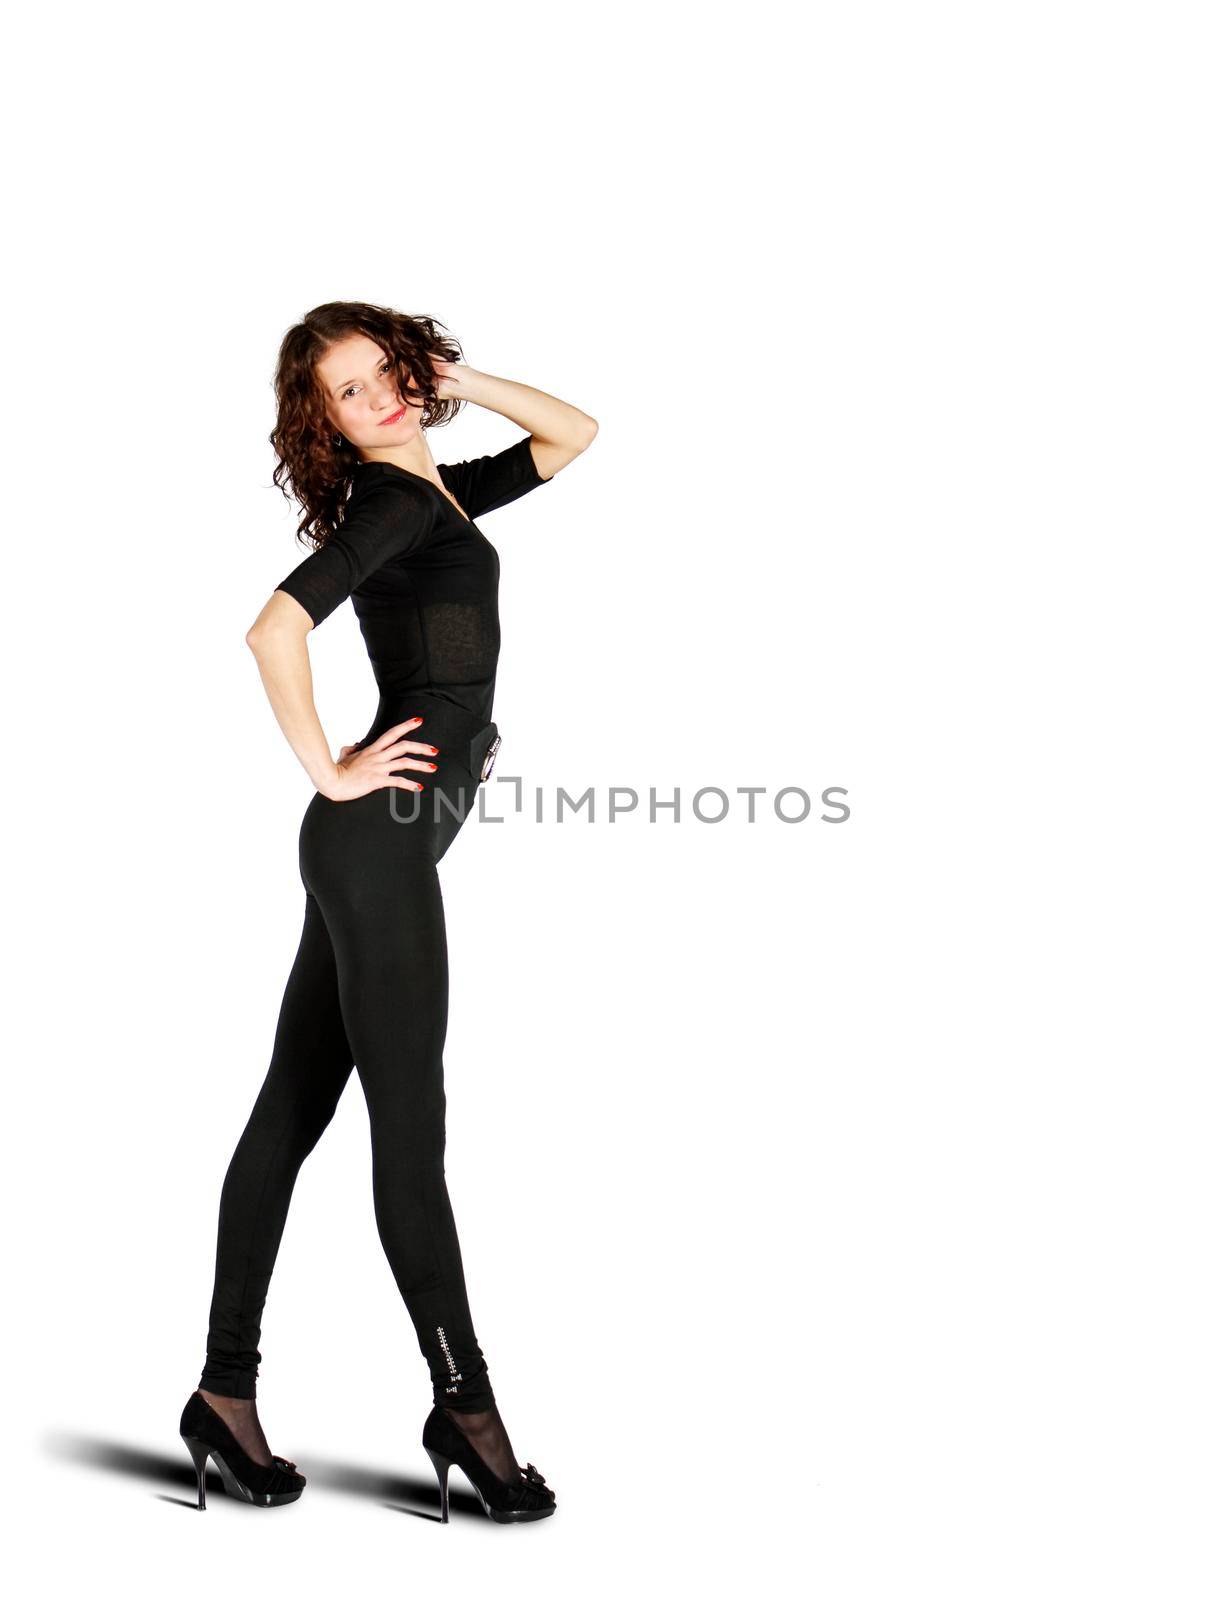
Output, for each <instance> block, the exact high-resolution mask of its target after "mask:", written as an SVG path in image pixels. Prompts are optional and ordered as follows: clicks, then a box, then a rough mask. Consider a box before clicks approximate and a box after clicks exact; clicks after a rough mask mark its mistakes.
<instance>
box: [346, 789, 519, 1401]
mask: <svg viewBox="0 0 1231 1600" xmlns="http://www.w3.org/2000/svg"><path fill="white" fill-rule="evenodd" d="M379 804H380V803H379V802H378V804H377V805H376V806H373V807H371V808H370V810H371V811H372V813H374V822H375V825H376V826H377V827H378V828H384V829H388V828H389V827H390V826H394V827H396V826H397V824H396V823H393V824H391V822H390V819H389V817H388V816H387V815H385V816H384V817H381V816H380V815H379ZM368 842H369V843H370V840H369V841H368ZM365 855H366V852H360V854H359V855H358V856H356V858H355V859H353V860H352V861H351V862H350V863H349V865H350V868H351V870H350V871H349V872H347V871H339V872H337V873H336V874H334V873H330V874H329V879H330V884H329V886H328V887H327V889H326V895H327V898H326V901H325V905H324V909H325V914H326V916H327V918H328V921H329V928H330V935H331V938H332V942H333V948H334V950H335V953H336V956H337V964H338V992H339V996H340V999H341V1007H342V1015H343V1018H344V1020H345V1027H346V1033H347V1036H348V1038H349V1039H350V1042H351V1045H352V1047H353V1050H354V1059H355V1065H356V1067H357V1069H358V1073H359V1081H360V1083H361V1084H362V1086H363V1092H364V1097H365V1099H366V1101H367V1107H368V1114H369V1118H370V1121H371V1136H372V1187H373V1199H374V1203H375V1210H376V1224H377V1229H378V1231H379V1234H380V1240H381V1244H382V1245H383V1247H384V1250H385V1254H386V1256H387V1257H388V1260H389V1265H390V1267H391V1268H392V1270H393V1276H394V1279H395V1281H396V1283H397V1286H398V1289H399V1291H400V1293H401V1295H402V1299H403V1300H404V1302H405V1304H406V1308H407V1310H408V1311H409V1312H410V1317H411V1321H412V1323H413V1324H414V1329H415V1334H416V1337H417V1338H418V1342H419V1349H420V1350H421V1352H422V1353H423V1356H424V1359H425V1360H426V1361H427V1364H428V1370H429V1372H430V1374H431V1378H432V1388H433V1393H434V1396H435V1399H436V1401H437V1403H438V1404H440V1405H442V1406H447V1407H449V1408H451V1409H456V1410H459V1411H467V1412H479V1411H484V1410H487V1409H489V1408H491V1407H492V1406H494V1404H495V1399H494V1396H493V1394H492V1388H491V1384H490V1382H489V1379H488V1375H487V1362H486V1361H485V1359H484V1356H483V1352H482V1350H481V1349H480V1347H479V1343H478V1340H477V1339H476V1337H475V1331H474V1326H473V1324H472V1322H471V1316H470V1305H469V1300H468V1296H467V1292H466V1281H465V1276H464V1273H463V1269H462V1257H461V1250H460V1247H459V1245H458V1238H457V1228H456V1225H455V1223H454V1218H453V1208H452V1206H451V1204H450V1201H449V1192H448V1188H447V1186H446V1183H445V1160H444V1158H445V1088H444V1059H443V1056H444V1043H445V1032H446V1027H447V1021H448V989H449V975H448V953H447V946H446V940H445V921H444V907H443V905H442V902H441V894H440V881H439V878H438V876H437V871H436V864H435V861H434V860H433V859H431V858H430V856H427V855H416V854H415V852H413V851H411V852H409V853H403V855H402V857H401V859H400V860H399V861H398V862H397V865H396V870H389V871H385V872H377V871H371V872H369V871H364V870H363V869H362V864H361V863H362V860H363V858H364V856H365ZM318 887H319V886H318Z"/></svg>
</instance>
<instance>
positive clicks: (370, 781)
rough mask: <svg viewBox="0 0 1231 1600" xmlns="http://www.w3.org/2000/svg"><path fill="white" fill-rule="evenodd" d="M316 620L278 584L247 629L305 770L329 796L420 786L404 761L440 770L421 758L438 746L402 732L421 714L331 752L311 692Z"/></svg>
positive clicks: (351, 796)
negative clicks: (360, 742)
mask: <svg viewBox="0 0 1231 1600" xmlns="http://www.w3.org/2000/svg"><path fill="white" fill-rule="evenodd" d="M312 627H313V622H312V618H311V616H310V615H309V613H308V612H307V611H305V610H304V608H303V606H301V605H300V603H299V601H298V600H295V599H293V598H292V597H291V596H290V595H289V594H285V593H284V592H283V591H282V590H281V589H275V590H274V592H273V594H272V595H270V597H269V599H268V600H267V601H266V603H265V606H264V608H263V610H262V611H261V614H260V616H259V617H258V618H257V619H256V621H255V622H254V623H253V624H252V626H251V627H250V628H249V629H248V632H247V634H246V636H245V638H246V642H247V645H248V648H249V649H250V650H251V651H252V653H253V655H254V656H255V657H256V664H257V666H258V668H259V669H260V673H261V682H262V683H263V684H264V685H265V693H266V694H267V695H268V696H269V703H270V705H271V706H272V707H273V708H274V716H275V717H277V719H278V726H279V727H280V728H281V729H282V731H283V733H284V734H285V735H286V738H287V742H288V743H289V744H290V746H291V749H292V750H294V752H295V754H296V755H297V756H298V757H299V760H300V762H301V764H302V765H303V768H304V771H305V772H306V773H307V774H308V776H309V777H310V778H311V779H312V782H313V783H314V784H315V785H316V787H317V789H319V790H320V792H321V794H323V795H324V796H325V798H326V799H327V800H357V799H358V798H359V797H360V795H364V794H370V793H371V791H372V790H373V789H410V790H412V791H413V790H420V789H422V788H423V785H422V784H421V783H420V782H418V780H417V779H413V778H405V777H402V776H400V774H401V773H403V772H405V771H406V769H407V768H414V769H415V770H417V771H419V772H434V771H435V770H436V763H435V762H434V761H430V760H426V759H424V758H425V757H428V756H434V755H437V754H438V753H439V752H438V751H437V749H436V746H435V745H430V744H422V743H420V742H417V741H414V740H410V739H407V738H406V737H405V735H406V734H407V733H408V732H409V731H410V730H411V729H413V728H417V727H418V726H419V725H420V723H421V722H422V721H423V718H422V717H408V718H407V720H406V721H405V722H397V723H394V725H393V726H392V727H391V728H386V729H385V731H384V732H383V733H382V734H380V735H379V736H378V737H377V738H375V739H373V741H372V743H371V744H369V745H365V747H364V748H363V749H362V750H361V751H360V752H359V753H358V755H355V756H350V757H349V758H347V752H348V751H350V750H353V749H354V746H353V745H343V747H342V750H341V752H340V757H341V759H339V760H337V761H335V760H334V759H333V757H332V756H331V755H330V754H329V744H328V741H327V740H326V738H325V730H324V728H322V727H321V719H320V717H319V716H318V715H317V711H316V702H315V701H314V700H313V698H312V663H311V661H310V660H309V657H308V634H309V633H310V632H311V630H312Z"/></svg>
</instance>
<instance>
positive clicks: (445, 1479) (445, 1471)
mask: <svg viewBox="0 0 1231 1600" xmlns="http://www.w3.org/2000/svg"><path fill="white" fill-rule="evenodd" d="M423 1448H424V1449H425V1450H427V1446H426V1445H424V1447H423ZM427 1453H428V1455H429V1456H430V1457H431V1461H432V1465H433V1466H434V1467H435V1468H436V1476H437V1478H439V1480H440V1520H441V1521H442V1522H448V1520H449V1467H450V1466H451V1465H452V1463H451V1462H450V1460H449V1458H448V1456H442V1455H441V1454H440V1452H439V1451H438V1450H427Z"/></svg>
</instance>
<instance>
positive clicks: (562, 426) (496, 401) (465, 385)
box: [432, 361, 598, 478]
mask: <svg viewBox="0 0 1231 1600" xmlns="http://www.w3.org/2000/svg"><path fill="white" fill-rule="evenodd" d="M432 364H433V366H434V367H435V368H436V371H437V374H438V376H439V382H438V385H437V387H438V390H439V392H440V394H441V395H442V396H444V397H446V398H448V399H453V400H469V401H471V402H472V403H473V404H474V405H476V406H483V407H484V409H485V410H487V411H498V412H499V413H500V415H501V416H502V417H508V419H509V421H510V422H515V423H517V425H518V426H519V427H521V428H524V429H525V430H526V432H527V433H528V434H530V435H531V438H530V454H531V455H532V456H533V458H534V465H535V469H536V471H537V472H538V474H539V476H540V477H541V478H554V477H555V475H556V473H557V472H559V471H560V470H561V469H562V468H563V467H567V466H568V464H569V462H570V461H573V460H575V459H576V458H577V457H578V456H579V455H580V454H581V452H582V451H583V450H584V449H585V448H586V446H587V445H588V444H589V443H590V442H591V440H592V439H593V438H594V435H595V434H596V433H597V432H598V423H597V422H596V421H595V420H594V418H593V417H591V416H589V415H588V414H587V413H586V412H584V411H579V410H578V409H577V407H576V406H571V405H569V403H568V401H567V400H558V399H557V398H556V396H555V395H553V394H545V393H544V392H543V390H542V389H533V388H531V386H530V385H529V384H528V383H515V382H514V381H513V379H512V378H497V377H495V376H494V375H493V374H492V373H490V372H480V371H479V370H478V368H477V367H468V366H466V365H464V364H463V363H462V362H460V361H434V362H433V363H432Z"/></svg>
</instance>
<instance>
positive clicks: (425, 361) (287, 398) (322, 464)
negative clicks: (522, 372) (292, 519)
mask: <svg viewBox="0 0 1231 1600" xmlns="http://www.w3.org/2000/svg"><path fill="white" fill-rule="evenodd" d="M353 333H362V334H366V335H367V337H368V338H369V339H371V340H372V341H373V343H375V344H378V345H379V346H380V347H381V349H382V350H383V351H384V352H385V356H386V357H387V359H388V360H389V361H391V362H392V363H393V371H394V372H395V373H396V374H397V390H398V398H399V399H401V400H403V401H407V402H410V401H411V399H412V393H413V399H414V401H415V402H416V403H418V402H423V414H422V416H421V418H420V424H419V425H420V427H422V428H434V427H437V426H439V425H440V424H441V423H445V422H451V421H452V420H453V418H454V417H455V416H456V415H457V413H458V412H459V411H460V410H461V408H462V401H460V400H442V399H440V398H439V397H438V395H437V393H436V369H435V368H434V367H433V366H432V358H433V357H435V358H436V359H437V360H443V361H460V360H461V359H462V347H461V345H460V344H459V343H458V342H457V340H456V339H452V338H450V337H449V335H448V334H447V333H445V331H444V329H443V328H442V327H441V326H440V324H439V323H438V322H436V321H435V319H434V318H432V317H413V316H408V315H406V314H405V313H403V312H400V311H392V310H390V309H389V307H387V306H372V305H366V304H364V302H362V301H359V300H331V301H329V302H328V303H327V304H326V305H323V306H317V307H316V308H315V310H312V311H309V312H308V314H307V316H306V317H304V319H303V321H302V322H297V323H296V324H295V326H294V327H293V328H290V329H288V330H287V332H286V334H285V335H284V337H283V340H282V346H281V348H280V349H279V351H278V364H277V366H276V368H275V369H274V379H273V386H274V393H275V395H276V396H277V402H278V418H277V421H276V423H275V424H274V428H273V432H272V433H271V434H270V435H269V442H270V444H272V445H273V447H274V452H275V454H276V455H277V457H278V465H277V466H276V467H275V468H274V483H275V484H276V486H277V487H278V488H279V489H281V490H282V493H283V494H284V495H285V496H286V498H287V499H288V500H291V499H292V498H293V499H294V500H297V501H298V502H299V504H300V506H301V507H302V509H303V518H302V520H301V521H300V523H299V526H298V527H297V528H296V530H295V533H296V536H297V537H300V536H302V535H304V534H306V535H307V536H308V539H309V541H310V542H311V544H312V545H313V547H314V548H315V549H318V550H319V549H320V547H321V546H322V545H323V544H326V543H327V542H328V540H329V539H330V538H331V537H332V535H333V534H334V533H336V532H337V530H338V527H339V526H340V524H341V520H342V519H341V511H342V507H343V505H344V504H345V502H346V497H347V494H348V493H349V492H350V484H351V479H352V478H353V476H354V472H355V468H356V466H358V464H359V457H358V455H357V454H356V453H355V450H354V447H353V446H352V445H351V443H350V441H349V439H347V438H346V437H345V435H343V437H342V443H341V445H335V444H334V442H333V441H334V437H335V435H334V430H333V428H332V426H331V425H330V422H329V418H328V416H327V415H326V412H325V399H326V396H325V390H324V387H323V385H322V384H321V380H320V378H319V376H318V375H317V371H316V364H317V362H318V361H320V360H321V359H322V358H323V357H324V356H325V354H326V353H327V352H328V351H329V349H330V348H331V346H332V345H334V344H336V343H337V341H338V340H339V339H345V338H348V337H349V336H350V335H351V334H353ZM288 485H289V488H288Z"/></svg>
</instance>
